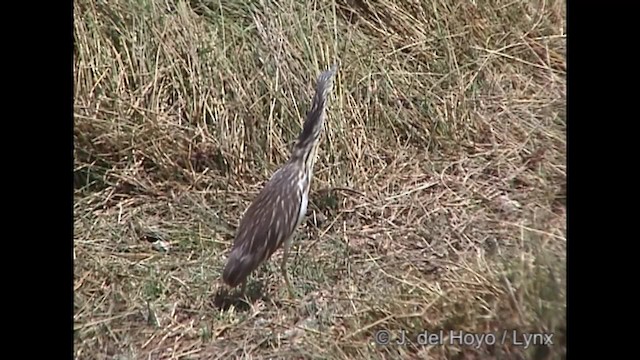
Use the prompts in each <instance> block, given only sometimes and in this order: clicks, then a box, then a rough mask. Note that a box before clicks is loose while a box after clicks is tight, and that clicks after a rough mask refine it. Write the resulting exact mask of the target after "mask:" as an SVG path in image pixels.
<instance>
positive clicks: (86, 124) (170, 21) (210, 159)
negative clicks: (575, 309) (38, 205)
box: [74, 0, 566, 359]
mask: <svg viewBox="0 0 640 360" xmlns="http://www.w3.org/2000/svg"><path fill="white" fill-rule="evenodd" d="M74 7H75V25H74V26H75V39H76V42H75V66H74V68H75V132H74V134H75V189H76V191H75V246H74V251H75V253H74V256H75V317H74V320H75V356H76V357H77V358H78V359H168V358H172V359H173V358H176V359H178V358H179V359H214V358H233V357H240V358H318V359H328V358H342V359H347V358H371V359H381V358H425V359H426V358H428V359H445V358H447V359H493V358H495V359H505V358H508V359H515V358H530V359H546V358H549V359H551V358H561V357H563V356H564V347H565V346H564V340H563V337H564V332H565V323H566V317H565V309H566V307H565V265H566V260H565V259H566V257H565V250H566V237H565V234H566V232H565V221H566V216H565V201H564V197H565V182H566V173H565V169H566V168H565V156H566V152H565V134H566V123H565V83H566V78H565V60H564V56H565V35H564V16H565V11H564V2H560V1H556V0H551V1H515V2H503V1H495V0H494V1H462V2H460V1H453V0H439V1H427V0H423V1H408V0H401V1H385V0H382V1H367V2H365V1H357V0H349V1H337V2H329V1H326V2H322V1H311V2H303V1H287V0H284V1H280V2H271V1H246V2H243V1H240V0H235V1H228V2H218V1H206V0H192V1H191V2H183V1H176V2H168V1H159V0H137V1H133V0H129V1H124V0H114V1H108V2H107V1H103V0H77V1H76V2H75V5H74ZM336 61H338V62H339V63H340V64H341V67H340V70H339V74H338V77H337V79H336V88H335V95H334V96H333V99H332V101H331V103H330V108H329V111H328V116H329V118H328V123H327V131H326V135H325V137H324V141H323V144H322V147H321V150H320V153H319V159H318V163H317V165H316V174H317V175H316V177H315V179H314V181H315V182H314V183H313V184H312V194H311V204H310V209H309V216H308V220H307V221H306V222H305V223H304V225H303V226H302V228H301V229H300V230H299V232H298V237H297V242H296V245H295V246H294V249H293V254H292V261H291V262H290V266H289V272H290V273H291V274H292V280H293V283H294V285H295V287H296V289H297V291H298V292H299V296H298V299H296V300H294V301H290V300H287V298H286V289H285V287H284V286H283V279H282V278H281V276H280V274H279V271H278V265H279V262H278V261H277V260H279V259H280V257H281V255H282V253H281V252H277V253H276V254H275V255H274V258H273V259H272V261H271V262H269V263H268V264H266V265H265V266H264V267H263V268H262V269H261V270H260V271H258V272H257V273H256V274H255V275H254V276H253V277H252V282H251V283H250V284H249V290H250V291H249V294H250V295H252V299H251V300H252V301H250V302H249V303H248V304H247V303H243V302H242V301H230V299H228V298H224V297H221V296H220V295H219V287H220V283H219V281H220V280H219V279H220V273H221V269H222V266H223V264H224V261H225V256H226V251H227V250H228V248H229V246H230V243H231V241H232V239H233V233H234V228H235V226H236V225H237V223H238V220H239V217H240V215H241V213H242V211H243V210H244V209H245V207H246V206H247V205H248V204H249V202H250V201H251V199H252V197H253V196H254V195H255V194H256V192H257V191H258V190H259V188H260V187H261V185H262V184H263V183H264V181H266V180H267V179H268V178H269V176H270V175H271V173H272V172H273V171H274V170H275V169H276V168H277V167H278V166H279V165H280V164H282V163H283V162H284V161H286V159H287V157H288V152H289V149H290V148H291V145H292V142H293V140H294V138H295V136H296V135H297V132H298V131H299V130H300V125H301V121H302V118H303V116H304V114H305V111H306V109H307V107H308V106H309V104H310V98H311V95H312V88H313V85H314V81H315V78H316V76H317V75H318V74H319V73H320V71H321V70H323V69H325V68H326V67H328V66H329V65H330V64H331V63H333V62H336ZM345 189H350V190H353V191H348V190H345ZM384 329H387V330H389V331H391V332H392V334H395V335H397V334H399V331H400V330H404V331H406V332H405V334H406V336H407V337H410V338H413V339H414V340H415V339H416V337H417V335H418V334H420V333H421V332H422V331H424V330H427V331H430V332H432V331H433V332H437V331H438V330H441V329H442V330H444V331H449V330H460V331H467V332H473V333H478V334H479V333H489V332H490V333H494V334H498V337H497V343H496V344H495V345H490V344H486V343H483V344H480V345H479V346H475V345H459V344H450V343H449V340H450V338H445V339H443V341H445V342H446V343H447V344H446V345H432V346H422V345H419V344H416V343H415V342H414V343H412V344H407V345H403V346H399V345H395V344H390V345H387V346H379V345H376V344H375V342H374V335H375V334H376V333H377V332H378V331H379V330H384ZM514 329H515V330H517V331H518V332H520V333H543V332H544V333H554V334H555V335H554V337H553V338H552V340H553V345H552V346H530V347H525V346H521V345H516V344H514V343H513V341H509V340H508V339H507V340H508V341H506V342H505V343H504V344H503V343H502V342H501V340H502V338H501V336H502V334H503V330H514ZM445 334H448V333H445ZM518 340H520V341H522V338H519V339H518ZM392 341H394V340H392Z"/></svg>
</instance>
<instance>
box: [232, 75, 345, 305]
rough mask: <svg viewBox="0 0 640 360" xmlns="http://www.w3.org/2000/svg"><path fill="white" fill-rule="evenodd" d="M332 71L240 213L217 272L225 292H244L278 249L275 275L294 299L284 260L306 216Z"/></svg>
mask: <svg viewBox="0 0 640 360" xmlns="http://www.w3.org/2000/svg"><path fill="white" fill-rule="evenodd" d="M337 70H338V65H337V64H333V65H332V66H331V67H330V68H329V69H328V70H326V71H324V72H322V73H321V74H320V75H319V76H318V78H317V81H316V87H315V94H314V96H313V99H312V103H311V108H310V110H309V111H308V112H307V115H306V119H305V121H304V124H303V127H302V131H301V132H300V134H299V135H298V138H297V139H296V141H295V143H294V145H293V148H292V150H291V154H290V157H289V159H288V160H287V162H286V163H285V164H284V165H282V166H281V167H280V168H279V169H277V170H276V171H275V172H274V173H273V175H272V176H271V178H270V179H269V180H268V181H267V182H266V184H265V185H264V186H263V188H262V189H261V190H260V192H259V193H258V195H257V196H256V197H255V199H254V200H253V201H252V202H251V204H250V205H249V206H248V207H247V209H246V210H245V212H244V213H243V215H242V218H241V220H240V222H239V225H238V228H237V229H236V232H235V238H234V241H233V245H232V246H231V250H230V253H229V255H228V258H227V262H226V265H225V267H224V270H223V272H222V279H223V281H224V283H225V284H226V285H227V286H229V287H230V288H234V287H236V286H238V285H240V284H242V292H244V291H245V288H246V283H247V278H248V276H249V275H250V274H251V273H252V272H253V271H254V270H255V269H256V268H257V267H258V266H260V265H261V264H262V263H264V262H265V261H267V260H268V259H269V258H270V257H271V256H272V255H273V253H274V252H276V250H278V249H280V248H281V247H284V250H283V256H282V263H281V271H282V276H283V277H284V281H285V284H286V286H287V290H288V293H289V296H290V297H294V291H293V288H292V286H291V282H290V279H289V276H288V274H287V270H286V265H287V259H288V257H289V251H290V249H291V245H292V243H293V239H294V237H295V232H296V229H297V228H298V226H299V225H300V223H301V222H302V220H303V219H304V217H305V215H306V212H307V207H308V204H309V188H310V186H311V180H312V178H313V168H314V165H315V162H316V158H317V154H318V148H319V146H320V142H321V141H320V140H321V136H322V134H323V132H324V121H325V118H326V107H327V102H328V97H329V95H330V93H331V91H332V89H333V81H334V80H333V79H334V77H335V74H336V72H337Z"/></svg>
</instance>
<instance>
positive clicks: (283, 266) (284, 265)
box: [282, 238, 295, 298]
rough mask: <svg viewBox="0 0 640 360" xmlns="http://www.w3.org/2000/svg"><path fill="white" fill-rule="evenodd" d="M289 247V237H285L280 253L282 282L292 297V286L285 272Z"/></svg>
mask: <svg viewBox="0 0 640 360" xmlns="http://www.w3.org/2000/svg"><path fill="white" fill-rule="evenodd" d="M290 248H291V238H289V239H287V241H285V242H284V253H283V254H282V277H284V282H285V283H286V285H287V290H288V291H289V297H290V298H294V297H295V295H294V292H293V287H292V286H291V282H290V281H289V274H288V273H287V258H288V257H289V249H290Z"/></svg>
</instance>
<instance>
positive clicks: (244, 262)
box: [222, 251, 257, 288]
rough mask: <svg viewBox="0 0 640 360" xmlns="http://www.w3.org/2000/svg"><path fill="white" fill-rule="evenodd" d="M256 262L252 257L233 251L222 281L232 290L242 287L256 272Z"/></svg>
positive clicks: (223, 272)
mask: <svg viewBox="0 0 640 360" xmlns="http://www.w3.org/2000/svg"><path fill="white" fill-rule="evenodd" d="M254 260H255V259H254V257H252V256H251V255H246V254H240V252H239V251H231V253H230V254H229V259H228V260H227V265H225V267H224V270H223V271H222V280H223V281H224V282H225V284H227V285H229V286H230V287H232V288H233V287H236V286H238V285H240V284H241V283H242V282H243V281H245V280H246V279H247V277H248V276H249V274H251V272H252V271H253V270H255V268H256V265H257V263H256V261H254Z"/></svg>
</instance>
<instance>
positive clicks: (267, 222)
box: [222, 163, 301, 287]
mask: <svg viewBox="0 0 640 360" xmlns="http://www.w3.org/2000/svg"><path fill="white" fill-rule="evenodd" d="M297 174H298V171H297V170H296V168H295V164H293V163H288V164H287V165H286V166H284V167H283V168H281V169H280V170H279V171H277V172H276V173H275V174H273V176H272V178H271V179H270V180H269V182H267V184H266V185H265V187H264V188H263V189H262V191H260V193H259V194H258V196H257V197H256V198H255V200H254V201H253V203H251V205H249V207H248V208H247V210H246V211H245V213H244V215H243V217H242V220H241V221H240V225H239V226H238V230H237V234H236V238H235V240H234V243H233V247H232V249H231V253H230V254H229V259H228V260H227V265H226V266H225V268H224V271H223V273H222V278H223V280H224V282H225V283H227V285H229V286H231V287H234V286H237V285H239V284H240V283H242V282H243V281H244V280H245V279H246V278H247V276H249V274H251V272H253V271H254V270H255V269H256V268H257V267H258V266H259V265H260V264H261V263H262V262H263V261H265V260H266V259H268V258H270V257H271V255H273V253H274V252H275V251H276V250H277V249H278V248H279V247H280V246H281V245H282V243H283V242H284V240H285V239H286V238H288V237H289V236H291V234H292V233H293V231H294V230H295V226H296V225H297V224H296V222H297V219H298V213H299V211H300V202H301V193H300V192H299V188H298V175H297Z"/></svg>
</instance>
